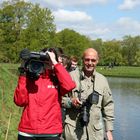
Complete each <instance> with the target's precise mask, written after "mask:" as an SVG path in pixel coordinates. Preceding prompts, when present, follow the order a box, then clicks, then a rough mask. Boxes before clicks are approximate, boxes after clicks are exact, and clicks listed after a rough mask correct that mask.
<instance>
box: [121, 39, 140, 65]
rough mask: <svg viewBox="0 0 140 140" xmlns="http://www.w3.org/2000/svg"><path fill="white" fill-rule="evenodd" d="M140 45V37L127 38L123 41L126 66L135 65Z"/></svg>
mask: <svg viewBox="0 0 140 140" xmlns="http://www.w3.org/2000/svg"><path fill="white" fill-rule="evenodd" d="M139 44H140V37H139V36H136V37H131V36H125V37H124V40H123V41H122V55H123V57H124V58H125V60H126V64H127V65H129V66H132V65H134V63H135V55H136V52H137V51H138V48H139Z"/></svg>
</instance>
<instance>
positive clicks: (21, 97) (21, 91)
mask: <svg viewBox="0 0 140 140" xmlns="http://www.w3.org/2000/svg"><path fill="white" fill-rule="evenodd" d="M14 102H15V104H16V105H18V106H21V107H23V106H25V105H27V104H28V92H27V88H26V77H25V76H19V79H18V85H17V87H16V89H15V93H14Z"/></svg>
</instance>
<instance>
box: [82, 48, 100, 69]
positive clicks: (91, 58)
mask: <svg viewBox="0 0 140 140" xmlns="http://www.w3.org/2000/svg"><path fill="white" fill-rule="evenodd" d="M97 63H98V56H97V53H96V52H94V51H93V52H92V51H88V52H86V53H85V55H84V57H83V64H84V70H85V71H87V72H92V71H94V69H95V67H96V65H97Z"/></svg>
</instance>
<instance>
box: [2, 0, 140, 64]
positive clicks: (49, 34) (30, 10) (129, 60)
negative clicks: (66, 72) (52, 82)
mask: <svg viewBox="0 0 140 140" xmlns="http://www.w3.org/2000/svg"><path fill="white" fill-rule="evenodd" d="M45 47H60V48H62V49H63V50H64V52H65V53H66V54H67V55H76V56H77V57H79V59H80V58H81V55H82V53H83V51H84V50H85V49H86V48H89V47H92V48H95V49H96V50H98V52H99V55H100V64H99V65H104V66H107V65H109V64H111V65H113V66H114V65H115V66H116V65H117V66H123V65H128V66H140V36H135V37H132V36H130V35H128V36H124V37H123V39H122V40H121V41H120V40H119V41H118V40H111V41H103V40H102V39H96V40H92V39H90V38H88V37H86V36H84V35H81V34H79V33H77V32H76V31H74V30H71V29H64V30H62V31H60V32H56V25H55V23H54V16H53V15H52V12H51V10H50V9H48V8H42V7H40V5H39V4H33V3H29V2H25V1H23V0H9V1H5V2H3V3H1V5H0V62H1V63H18V62H19V52H20V51H21V50H22V49H23V48H29V49H30V50H33V51H40V50H41V49H43V48H45Z"/></svg>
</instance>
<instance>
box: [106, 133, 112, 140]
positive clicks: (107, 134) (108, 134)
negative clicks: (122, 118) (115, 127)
mask: <svg viewBox="0 0 140 140" xmlns="http://www.w3.org/2000/svg"><path fill="white" fill-rule="evenodd" d="M106 136H107V139H108V140H113V135H112V132H111V131H107V132H106Z"/></svg>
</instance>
